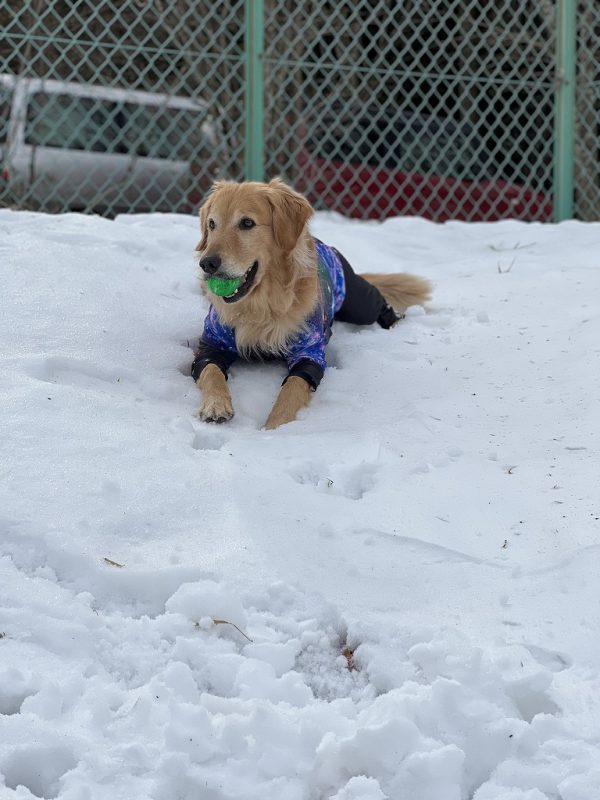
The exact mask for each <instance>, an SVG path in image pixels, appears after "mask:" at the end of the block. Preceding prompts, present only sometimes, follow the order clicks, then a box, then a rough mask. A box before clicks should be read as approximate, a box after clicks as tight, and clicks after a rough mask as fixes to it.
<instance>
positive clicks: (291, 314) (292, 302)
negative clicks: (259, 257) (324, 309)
mask: <svg viewBox="0 0 600 800" xmlns="http://www.w3.org/2000/svg"><path fill="white" fill-rule="evenodd" d="M285 262H287V263H280V264H276V263H275V264H273V263H267V264H263V265H260V266H259V270H260V269H262V270H263V274H262V275H261V286H260V289H261V291H260V292H252V293H251V294H250V295H249V296H248V297H247V298H246V300H245V301H244V304H243V305H240V307H236V306H235V305H230V304H228V303H225V302H224V301H223V300H221V299H219V298H215V300H214V301H213V302H214V306H215V309H216V311H217V314H218V316H219V319H220V321H221V322H222V323H223V324H224V325H227V326H228V327H230V328H232V329H233V330H234V331H235V340H236V344H237V347H238V350H239V352H240V354H250V353H251V352H252V351H260V352H263V353H272V354H274V355H280V354H282V353H284V352H285V349H286V344H287V343H288V342H289V340H290V339H291V338H292V337H293V336H294V335H296V334H297V333H299V332H300V331H301V330H302V329H303V327H304V325H305V323H306V320H307V319H308V317H309V316H310V314H311V312H312V310H313V309H314V307H315V305H316V303H317V300H318V274H317V264H316V254H315V246H314V242H313V240H312V237H310V238H309V237H308V236H307V237H306V238H304V240H303V241H302V242H301V243H299V245H298V246H297V247H296V248H295V249H294V250H293V251H292V253H290V254H289V256H288V258H287V259H285Z"/></svg>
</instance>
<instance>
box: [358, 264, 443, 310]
mask: <svg viewBox="0 0 600 800" xmlns="http://www.w3.org/2000/svg"><path fill="white" fill-rule="evenodd" d="M361 278H364V279H365V280H366V281H368V282H369V283H371V284H373V286H376V287H377V289H379V291H380V292H381V294H382V295H383V296H384V297H385V299H386V302H387V303H389V304H390V305H391V306H393V307H394V308H395V309H396V311H399V312H400V313H402V312H403V311H405V310H406V309H407V308H408V307H409V306H419V305H423V303H424V302H425V301H426V300H429V298H430V297H431V289H432V287H431V284H430V283H429V281H426V280H425V279H424V278H418V277H417V276H416V275H407V274H405V273H396V274H393V275H372V274H362V275H361Z"/></svg>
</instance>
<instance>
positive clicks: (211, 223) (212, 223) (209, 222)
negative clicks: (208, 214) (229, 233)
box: [208, 219, 217, 231]
mask: <svg viewBox="0 0 600 800" xmlns="http://www.w3.org/2000/svg"><path fill="white" fill-rule="evenodd" d="M208 227H209V230H211V231H214V229H215V228H216V227H217V226H216V225H215V221H214V219H209V220H208Z"/></svg>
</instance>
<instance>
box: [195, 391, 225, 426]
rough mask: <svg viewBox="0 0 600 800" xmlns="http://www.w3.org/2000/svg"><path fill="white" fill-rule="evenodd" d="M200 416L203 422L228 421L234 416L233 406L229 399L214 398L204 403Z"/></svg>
mask: <svg viewBox="0 0 600 800" xmlns="http://www.w3.org/2000/svg"><path fill="white" fill-rule="evenodd" d="M198 416H199V417H200V419H201V420H202V421H203V422H227V421H228V420H230V419H231V418H232V417H233V406H232V405H231V401H230V400H229V399H226V398H223V397H217V398H212V399H210V400H206V401H205V402H204V403H202V405H201V406H200V411H199V412H198Z"/></svg>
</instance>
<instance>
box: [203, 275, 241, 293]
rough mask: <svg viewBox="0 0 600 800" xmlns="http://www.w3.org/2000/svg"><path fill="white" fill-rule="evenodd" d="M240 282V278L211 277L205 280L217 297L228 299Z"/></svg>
mask: <svg viewBox="0 0 600 800" xmlns="http://www.w3.org/2000/svg"><path fill="white" fill-rule="evenodd" d="M241 282H242V279H241V278H215V277H214V276H212V277H210V278H208V279H207V281H206V284H207V286H208V288H209V289H210V290H211V292H212V293H213V294H216V295H217V297H229V295H232V294H233V293H234V292H235V291H236V290H237V289H238V288H239V286H240V283H241Z"/></svg>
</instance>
